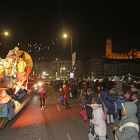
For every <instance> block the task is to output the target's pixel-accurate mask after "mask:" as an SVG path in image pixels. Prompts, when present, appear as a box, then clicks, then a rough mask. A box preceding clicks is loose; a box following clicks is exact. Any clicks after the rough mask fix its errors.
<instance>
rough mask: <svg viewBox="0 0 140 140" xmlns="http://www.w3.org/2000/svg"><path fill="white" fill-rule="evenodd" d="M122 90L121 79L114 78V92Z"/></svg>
mask: <svg viewBox="0 0 140 140" xmlns="http://www.w3.org/2000/svg"><path fill="white" fill-rule="evenodd" d="M119 91H122V81H120V79H119V78H116V92H117V93H118V92H119Z"/></svg>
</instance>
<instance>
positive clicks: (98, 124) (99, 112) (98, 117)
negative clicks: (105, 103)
mask: <svg viewBox="0 0 140 140" xmlns="http://www.w3.org/2000/svg"><path fill="white" fill-rule="evenodd" d="M90 107H91V108H92V109H93V112H92V117H93V119H90V123H92V124H94V132H95V134H96V135H98V136H106V123H105V121H104V120H103V109H102V107H101V105H99V104H91V105H90Z"/></svg>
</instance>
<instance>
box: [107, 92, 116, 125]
mask: <svg viewBox="0 0 140 140" xmlns="http://www.w3.org/2000/svg"><path fill="white" fill-rule="evenodd" d="M106 100H107V102H106V106H107V108H108V112H107V124H108V125H109V124H110V119H109V117H110V118H111V123H114V119H113V115H114V114H115V104H114V101H115V100H116V95H115V91H114V90H109V95H108V96H107V98H106Z"/></svg>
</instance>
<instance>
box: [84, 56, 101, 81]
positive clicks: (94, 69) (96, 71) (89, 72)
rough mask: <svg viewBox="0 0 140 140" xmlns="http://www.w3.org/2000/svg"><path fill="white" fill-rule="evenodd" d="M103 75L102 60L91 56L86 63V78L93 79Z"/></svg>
mask: <svg viewBox="0 0 140 140" xmlns="http://www.w3.org/2000/svg"><path fill="white" fill-rule="evenodd" d="M103 74H104V59H103V58H102V57H101V56H93V57H92V58H90V59H89V60H87V63H86V78H89V79H94V77H95V76H96V75H97V76H103Z"/></svg>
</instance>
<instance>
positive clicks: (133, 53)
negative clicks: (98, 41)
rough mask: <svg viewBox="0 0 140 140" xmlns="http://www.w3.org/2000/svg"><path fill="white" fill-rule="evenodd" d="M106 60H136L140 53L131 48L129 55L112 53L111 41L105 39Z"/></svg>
mask: <svg viewBox="0 0 140 140" xmlns="http://www.w3.org/2000/svg"><path fill="white" fill-rule="evenodd" d="M106 58H110V59H137V58H140V51H137V49H136V48H132V49H131V50H130V53H128V54H127V53H121V54H120V53H113V52H112V41H111V39H107V41H106Z"/></svg>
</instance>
